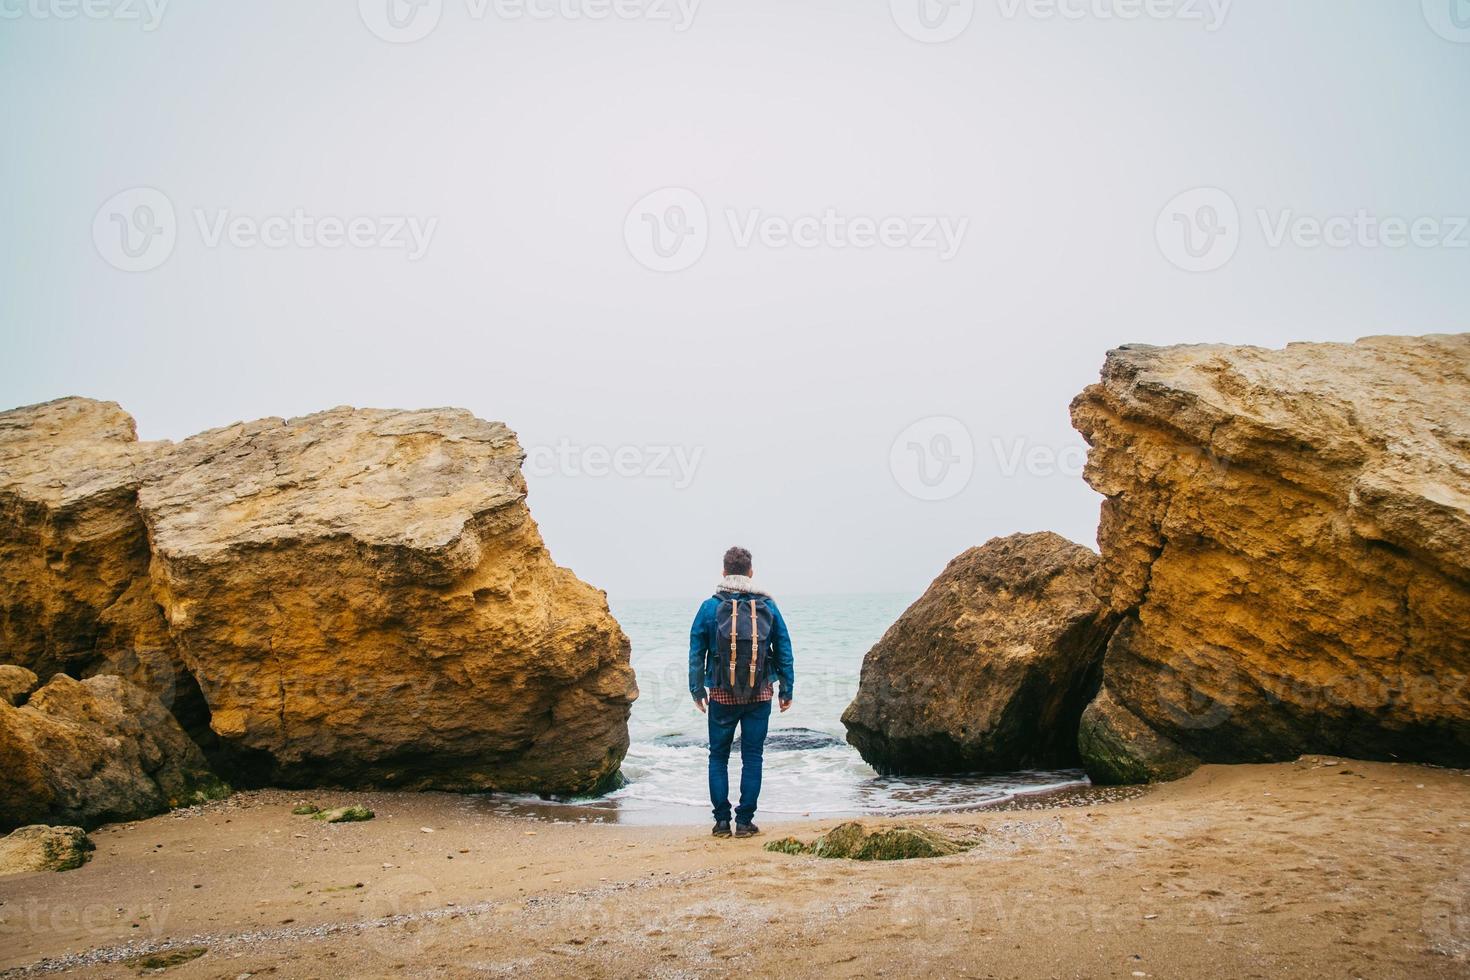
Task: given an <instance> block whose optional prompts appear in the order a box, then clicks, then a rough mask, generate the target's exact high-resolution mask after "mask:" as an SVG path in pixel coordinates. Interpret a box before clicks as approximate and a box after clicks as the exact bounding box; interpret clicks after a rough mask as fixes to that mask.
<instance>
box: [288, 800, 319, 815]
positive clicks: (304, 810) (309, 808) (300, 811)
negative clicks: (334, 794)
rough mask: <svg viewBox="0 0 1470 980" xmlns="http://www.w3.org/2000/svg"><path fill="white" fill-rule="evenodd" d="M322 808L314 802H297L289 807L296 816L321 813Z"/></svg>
mask: <svg viewBox="0 0 1470 980" xmlns="http://www.w3.org/2000/svg"><path fill="white" fill-rule="evenodd" d="M321 812H322V808H321V807H319V806H317V805H316V804H315V803H298V804H297V805H296V806H293V807H292V808H291V813H292V814H293V815H294V816H298V817H309V816H311V815H312V814H313V813H321Z"/></svg>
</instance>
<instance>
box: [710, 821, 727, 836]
mask: <svg viewBox="0 0 1470 980" xmlns="http://www.w3.org/2000/svg"><path fill="white" fill-rule="evenodd" d="M710 833H711V834H712V835H714V836H715V837H729V836H730V821H728V820H716V821H715V829H714V830H712V831H710Z"/></svg>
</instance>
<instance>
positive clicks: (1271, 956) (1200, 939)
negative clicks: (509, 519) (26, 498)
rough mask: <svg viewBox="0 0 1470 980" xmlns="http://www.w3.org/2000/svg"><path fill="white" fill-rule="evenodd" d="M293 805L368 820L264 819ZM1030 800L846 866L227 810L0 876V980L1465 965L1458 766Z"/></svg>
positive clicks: (1379, 973) (1326, 770) (1467, 898)
mask: <svg viewBox="0 0 1470 980" xmlns="http://www.w3.org/2000/svg"><path fill="white" fill-rule="evenodd" d="M1125 795H1126V794H1125ZM305 798H309V799H310V800H311V801H312V802H314V803H318V804H321V805H342V804H347V803H354V802H361V803H365V804H366V805H368V806H370V807H372V808H373V809H374V810H375V811H376V812H377V818H376V819H375V820H372V821H370V822H367V823H359V824H338V825H327V824H323V823H320V822H316V821H312V820H310V819H308V818H306V817H299V816H293V815H291V812H290V809H291V806H292V805H293V804H294V803H296V802H298V801H300V800H302V799H305ZM1048 802H1056V801H1047V800H1020V801H1016V802H1015V803H1014V804H1011V805H1010V807H1009V808H1007V809H1002V810H989V811H978V812H971V813H963V814H948V815H943V816H934V817H926V818H923V819H918V820H911V821H908V822H910V823H922V824H924V825H926V826H932V827H938V828H943V827H945V826H951V827H955V828H966V829H970V828H976V827H979V828H983V830H984V832H985V833H984V836H983V843H982V844H981V845H980V846H979V847H977V848H976V849H975V850H972V851H969V852H967V853H965V854H960V855H955V856H953V857H946V858H937V859H932V860H925V861H905V862H891V863H886V864H863V863H856V862H847V861H826V860H822V859H819V858H814V857H791V856H787V855H782V854H772V853H768V852H766V851H764V850H763V849H762V846H761V845H762V844H763V843H764V842H765V841H767V840H771V839H773V838H775V837H777V836H780V835H782V834H787V833H794V834H796V835H798V836H800V837H803V838H809V837H811V836H815V835H816V834H817V833H820V832H821V830H823V829H825V828H827V827H829V826H831V825H833V824H835V823H836V822H837V821H834V820H827V821H802V822H787V823H783V824H775V823H772V824H768V825H767V824H763V827H764V829H765V831H766V833H765V835H764V836H763V837H760V838H756V839H754V840H741V841H736V840H724V841H717V840H713V839H711V838H710V837H708V836H707V833H708V831H707V828H706V827H703V826H700V827H667V826H650V827H629V826H620V825H617V824H591V823H582V824H577V823H549V822H545V821H539V820H536V819H533V818H531V817H529V816H507V815H505V814H502V813H498V812H495V808H494V807H493V806H492V805H490V804H489V803H488V802H487V801H484V800H478V799H474V798H466V797H456V796H451V795H444V794H418V795H414V794H394V793H383V794H373V793H363V794H359V793H318V794H307V795H305V796H304V795H303V794H300V793H294V792H292V793H288V792H282V791H264V792H256V793H248V794H240V795H238V796H236V797H234V798H232V799H231V800H228V801H224V802H222V803H218V804H211V805H209V806H207V807H203V808H199V809H195V810H189V811H181V812H179V813H175V814H171V815H167V816H163V817H158V818H155V819H152V820H147V821H141V822H138V823H133V824H126V825H118V826H113V827H108V828H103V829H101V830H98V831H96V832H95V833H94V834H93V839H94V841H95V842H96V844H97V852H96V855H95V857H94V859H93V861H92V862H91V863H90V864H88V865H87V866H85V867H84V868H82V869H80V870H77V871H73V872H67V873H64V874H59V875H57V874H37V875H22V876H13V877H9V878H3V879H0V903H3V904H0V970H5V969H7V968H8V969H9V971H10V972H8V973H7V974H6V975H10V974H11V973H14V974H19V975H26V974H36V973H41V972H44V971H49V970H57V969H63V968H65V969H67V970H68V971H69V972H73V973H75V975H78V976H88V977H134V976H138V975H140V973H141V974H142V975H150V974H151V971H150V970H149V968H148V967H146V966H139V965H137V964H129V963H127V962H124V961H125V960H126V959H127V958H128V957H131V956H135V955H137V954H139V953H141V952H145V951H154V950H159V949H163V950H168V949H172V950H175V951H178V950H180V949H186V948H190V949H192V950H197V949H199V948H205V949H207V951H206V952H203V953H202V954H200V955H198V956H197V958H194V959H191V960H188V961H185V962H182V963H179V964H177V965H173V966H170V967H168V968H166V969H164V970H163V971H162V972H161V973H160V974H158V975H166V976H168V977H180V978H186V977H228V978H240V977H244V976H246V975H250V976H255V977H267V976H268V977H323V978H326V977H349V976H351V977H357V976H389V977H407V976H414V977H418V976H431V977H441V976H442V977H479V976H499V975H509V974H516V975H529V976H546V977H552V976H558V977H559V976H615V977H623V976H627V977H634V976H667V977H684V976H715V977H718V976H737V975H747V976H822V977H857V976H885V975H886V976H902V975H905V974H907V975H946V976H969V977H1129V978H1131V977H1195V976H1229V977H1307V976H1330V977H1365V978H1378V977H1467V976H1470V959H1467V957H1470V858H1467V855H1470V773H1466V772H1461V771H1452V770H1440V769H1429V768H1423V767H1416V766H1397V765H1385V764H1373V763H1361V762H1352V761H1338V760H1324V759H1322V758H1318V757H1308V758H1304V759H1302V760H1299V761H1298V762H1295V763H1284V764H1280V765H1272V766H1236V767H1207V768H1205V769H1202V770H1201V771H1199V772H1198V773H1196V774H1195V775H1194V776H1191V777H1190V778H1188V779H1186V780H1182V781H1180V782H1178V783H1173V784H1169V785H1165V786H1161V787H1157V788H1154V789H1151V790H1149V791H1148V792H1147V793H1145V794H1144V795H1142V796H1139V797H1136V798H1132V799H1128V798H1123V799H1117V798H1116V797H1114V798H1112V801H1108V799H1102V800H1099V799H1096V798H1087V797H1085V796H1078V795H1076V794H1069V795H1068V797H1067V798H1066V799H1065V800H1063V801H1060V802H1064V803H1066V804H1069V805H1064V806H1055V807H1049V806H1047V805H1046V804H1047V803H1048ZM867 822H868V823H870V824H877V823H880V822H881V821H867Z"/></svg>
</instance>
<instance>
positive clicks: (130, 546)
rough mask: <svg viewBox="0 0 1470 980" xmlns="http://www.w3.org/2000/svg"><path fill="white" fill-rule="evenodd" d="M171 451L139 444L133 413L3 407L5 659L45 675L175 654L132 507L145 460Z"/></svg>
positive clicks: (92, 407) (84, 404)
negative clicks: (152, 593)
mask: <svg viewBox="0 0 1470 980" xmlns="http://www.w3.org/2000/svg"><path fill="white" fill-rule="evenodd" d="M164 448H165V446H164V445H163V444H160V443H140V442H138V436H137V432H136V430H135V429H134V426H133V419H132V417H131V416H129V415H128V414H127V413H126V412H124V411H123V410H122V409H121V408H119V407H118V406H117V405H116V404H114V403H112V402H97V401H92V400H91V399H87V398H63V399H60V400H58V401H54V402H47V403H46V404H44V405H34V406H31V407H29V408H18V409H14V410H12V411H8V412H0V654H3V656H4V658H5V660H6V662H8V663H13V664H17V665H19V666H21V667H27V668H29V669H31V670H33V671H35V672H36V673H37V674H39V675H40V676H42V677H50V676H51V675H52V674H54V673H56V672H57V671H66V672H67V673H70V674H73V675H74V676H81V675H82V674H85V673H89V672H94V671H96V670H98V669H106V668H107V667H108V665H109V664H110V663H112V664H118V663H121V664H124V665H133V664H136V662H137V661H138V660H139V658H142V659H144V660H151V659H155V658H160V657H161V658H162V659H164V660H165V661H167V660H168V659H169V657H170V652H171V650H172V643H171V642H170V640H169V638H168V628H167V626H166V624H165V623H164V620H163V615H162V613H161V612H160V611H159V608H158V606H157V604H156V603H154V602H153V600H152V598H151V597H150V595H149V583H148V560H149V555H148V536H147V531H146V529H145V528H144V526H143V519H142V515H140V514H139V513H138V508H137V494H138V487H139V485H140V483H141V482H142V474H143V468H144V465H145V464H146V463H148V462H149V461H151V460H154V459H156V458H157V456H158V455H159V453H160V452H162V451H163V450H164ZM130 669H131V667H130V666H129V670H130ZM108 672H111V673H117V672H126V671H118V670H109V671H108ZM165 700H168V699H167V698H165Z"/></svg>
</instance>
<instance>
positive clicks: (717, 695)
mask: <svg viewBox="0 0 1470 980" xmlns="http://www.w3.org/2000/svg"><path fill="white" fill-rule="evenodd" d="M773 697H775V692H774V691H772V690H771V682H770V681H766V682H765V683H764V684H762V685H761V686H760V687H759V688H757V689H756V692H755V694H754V695H752V696H751V697H748V698H741V697H737V696H736V694H735V692H734V691H725V690H721V689H720V688H718V687H712V688H710V692H709V699H710V700H711V701H714V702H716V703H718V704H759V703H760V702H762V701H769V700H771V698H773Z"/></svg>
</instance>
